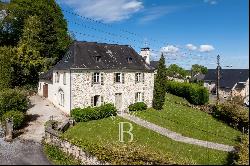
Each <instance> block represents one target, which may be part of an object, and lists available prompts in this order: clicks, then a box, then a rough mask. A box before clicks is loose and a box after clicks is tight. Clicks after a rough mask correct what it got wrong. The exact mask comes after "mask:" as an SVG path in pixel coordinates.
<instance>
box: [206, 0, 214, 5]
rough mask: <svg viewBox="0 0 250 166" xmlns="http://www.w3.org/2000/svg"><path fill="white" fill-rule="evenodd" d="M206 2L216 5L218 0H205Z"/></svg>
mask: <svg viewBox="0 0 250 166" xmlns="http://www.w3.org/2000/svg"><path fill="white" fill-rule="evenodd" d="M204 2H205V3H208V4H210V5H216V4H217V0H204Z"/></svg>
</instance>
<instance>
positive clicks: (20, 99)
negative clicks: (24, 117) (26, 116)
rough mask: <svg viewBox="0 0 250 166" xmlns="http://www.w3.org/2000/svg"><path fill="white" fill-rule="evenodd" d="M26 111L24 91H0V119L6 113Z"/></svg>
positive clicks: (26, 101) (26, 102)
mask: <svg viewBox="0 0 250 166" xmlns="http://www.w3.org/2000/svg"><path fill="white" fill-rule="evenodd" d="M27 109H28V99H27V95H26V93H25V92H24V91H22V90H18V89H5V90H3V91H0V117H1V116H2V115H3V114H4V113H5V112H7V111H21V112H23V113H25V112H26V111H27Z"/></svg>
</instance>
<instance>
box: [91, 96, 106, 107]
mask: <svg viewBox="0 0 250 166" xmlns="http://www.w3.org/2000/svg"><path fill="white" fill-rule="evenodd" d="M103 103H104V99H103V96H100V95H95V96H92V97H91V106H92V107H96V106H100V105H102V104H103Z"/></svg>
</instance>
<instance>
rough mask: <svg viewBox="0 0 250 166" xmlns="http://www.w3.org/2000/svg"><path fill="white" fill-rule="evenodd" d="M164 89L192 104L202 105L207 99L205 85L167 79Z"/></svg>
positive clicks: (207, 94)
mask: <svg viewBox="0 0 250 166" xmlns="http://www.w3.org/2000/svg"><path fill="white" fill-rule="evenodd" d="M166 91H167V92H168V93H171V94H173V95H176V96H179V97H183V98H185V99H187V101H188V102H190V103H191V104H194V105H204V104H206V103H207V102H208V101H209V93H208V90H207V89H206V88H205V87H202V86H200V85H197V84H194V83H187V82H184V83H183V82H176V81H167V82H166Z"/></svg>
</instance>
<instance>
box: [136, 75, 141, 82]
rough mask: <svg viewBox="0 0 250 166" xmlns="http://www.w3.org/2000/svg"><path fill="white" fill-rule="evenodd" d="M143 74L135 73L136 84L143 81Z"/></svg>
mask: <svg viewBox="0 0 250 166" xmlns="http://www.w3.org/2000/svg"><path fill="white" fill-rule="evenodd" d="M141 77H142V74H141V73H135V80H136V82H141V81H142V78H141Z"/></svg>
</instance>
